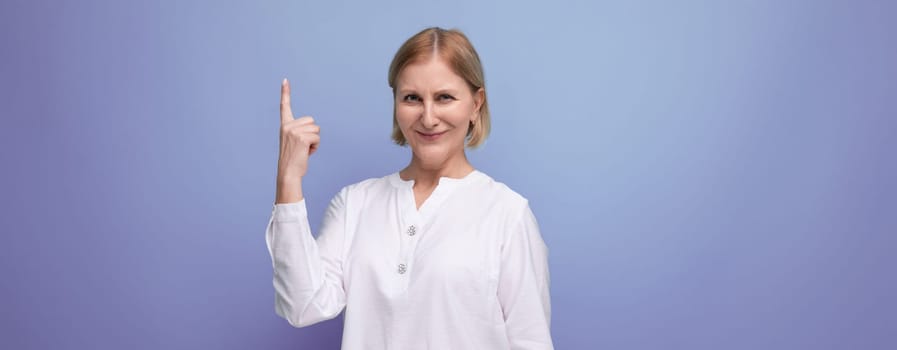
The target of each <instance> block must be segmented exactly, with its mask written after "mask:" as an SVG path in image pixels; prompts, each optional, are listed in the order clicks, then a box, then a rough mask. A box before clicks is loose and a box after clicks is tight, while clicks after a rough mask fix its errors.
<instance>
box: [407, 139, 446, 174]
mask: <svg viewBox="0 0 897 350" xmlns="http://www.w3.org/2000/svg"><path fill="white" fill-rule="evenodd" d="M413 152H414V155H415V156H417V159H418V160H419V161H420V165H421V166H422V167H424V168H425V169H426V168H437V167H440V166H442V165H443V164H445V161H446V160H448V158H449V157H448V156H449V154H448V153H449V152H448V150H447V149H445V147H439V145H420V146H418V147H415V148H414V150H413Z"/></svg>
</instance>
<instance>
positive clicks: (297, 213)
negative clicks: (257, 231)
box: [271, 198, 308, 222]
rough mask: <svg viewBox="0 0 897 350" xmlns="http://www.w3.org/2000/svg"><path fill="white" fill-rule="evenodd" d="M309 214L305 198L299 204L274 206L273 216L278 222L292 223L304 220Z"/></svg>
mask: <svg viewBox="0 0 897 350" xmlns="http://www.w3.org/2000/svg"><path fill="white" fill-rule="evenodd" d="M307 213H308V211H307V209H306V207H305V198H303V199H302V200H300V201H298V202H293V203H279V204H274V207H273V208H272V214H271V215H272V216H273V217H274V221H276V222H291V221H299V220H301V219H304V218H305V217H306V215H307Z"/></svg>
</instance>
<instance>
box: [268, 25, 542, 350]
mask: <svg viewBox="0 0 897 350" xmlns="http://www.w3.org/2000/svg"><path fill="white" fill-rule="evenodd" d="M389 86H390V87H392V90H393V96H394V102H395V105H394V115H393V135H392V137H393V139H394V140H395V142H396V143H398V144H399V145H409V146H410V148H411V162H410V163H409V164H408V166H407V167H406V168H404V169H402V170H401V171H399V172H396V173H393V174H390V175H387V176H384V177H381V178H373V179H368V180H365V181H362V182H359V183H356V184H353V185H349V186H346V187H344V188H343V189H342V190H340V191H339V193H338V194H337V195H336V196H335V197H334V198H333V199H332V200H331V202H330V205H329V207H328V209H327V211H326V213H325V215H324V219H323V222H322V224H321V229H320V232H319V234H318V238H317V239H314V238H313V237H312V232H311V230H310V228H309V224H308V218H307V212H306V207H305V200H304V198H303V196H302V177H303V176H304V175H305V173H306V169H307V167H308V157H309V156H310V155H311V154H312V153H314V151H315V150H316V148H317V146H318V143H319V142H320V137H319V134H318V132H319V130H320V129H319V127H318V126H317V125H315V123H314V121H313V120H312V118H311V117H302V118H299V119H295V120H294V119H293V115H292V111H291V109H290V87H289V83H288V82H287V80H286V79H284V81H283V85H282V91H281V131H280V157H279V161H278V173H277V196H276V200H275V203H274V208H273V212H272V215H271V219H270V220H269V223H268V227H267V232H266V241H267V244H268V250H269V253H270V254H271V259H272V261H273V265H274V289H275V292H276V293H275V311H276V312H277V314H278V315H280V316H281V317H283V318H285V319H286V320H287V321H288V322H289V323H290V324H291V325H293V326H296V327H303V326H307V325H311V324H314V323H317V322H320V321H324V320H328V319H331V318H334V317H336V316H337V315H338V314H339V313H340V312H341V311H342V310H343V309H344V308H345V310H346V314H345V326H344V327H345V328H344V332H343V340H342V348H343V349H552V348H553V346H552V341H551V335H550V332H549V325H550V315H551V306H550V298H549V273H548V261H547V253H548V251H547V247H546V246H545V244H544V242H543V240H542V237H541V235H540V233H539V228H538V225H537V223H536V219H535V217H534V216H533V213H532V211H531V210H530V208H529V205H528V203H527V200H526V199H525V198H523V197H521V196H520V195H518V194H517V193H515V192H514V191H512V190H511V189H509V188H508V187H507V186H505V185H504V184H502V183H499V182H496V181H494V180H493V179H492V178H490V177H489V176H487V175H486V174H484V173H482V172H480V171H478V170H476V169H474V167H473V166H472V165H471V164H470V162H468V160H467V157H466V156H465V153H464V149H465V146H466V147H476V146H478V145H479V144H480V143H482V142H483V140H484V139H485V138H486V136H487V134H488V132H489V109H488V104H487V101H486V90H485V84H484V79H483V69H482V66H481V64H480V60H479V57H478V55H477V53H476V51H475V50H474V48H473V46H472V45H471V44H470V42H469V41H468V40H467V38H466V37H465V36H464V34H462V33H461V32H459V31H457V30H444V29H440V28H428V29H425V30H423V31H421V32H420V33H418V34H416V35H414V36H413V37H411V38H410V39H408V41H406V42H405V44H404V45H402V47H401V48H400V49H399V51H398V52H397V53H396V55H395V57H394V59H393V62H392V64H391V65H390V68H389Z"/></svg>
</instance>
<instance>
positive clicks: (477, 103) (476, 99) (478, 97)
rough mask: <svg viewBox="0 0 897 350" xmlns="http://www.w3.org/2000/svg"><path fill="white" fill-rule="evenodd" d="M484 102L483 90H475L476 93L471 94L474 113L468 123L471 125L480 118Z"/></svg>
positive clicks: (484, 91) (484, 93)
mask: <svg viewBox="0 0 897 350" xmlns="http://www.w3.org/2000/svg"><path fill="white" fill-rule="evenodd" d="M485 100H486V90H485V89H483V88H479V89H477V91H476V92H474V93H473V111H474V112H475V113H474V114H473V116H471V118H473V119H471V120H470V121H471V122H473V123H476V122H477V119H479V116H480V108H482V107H483V101H485Z"/></svg>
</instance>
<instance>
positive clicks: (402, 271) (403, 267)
mask: <svg viewBox="0 0 897 350" xmlns="http://www.w3.org/2000/svg"><path fill="white" fill-rule="evenodd" d="M407 268H408V267H407V266H405V264H399V274H404V273H405V271H407Z"/></svg>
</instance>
